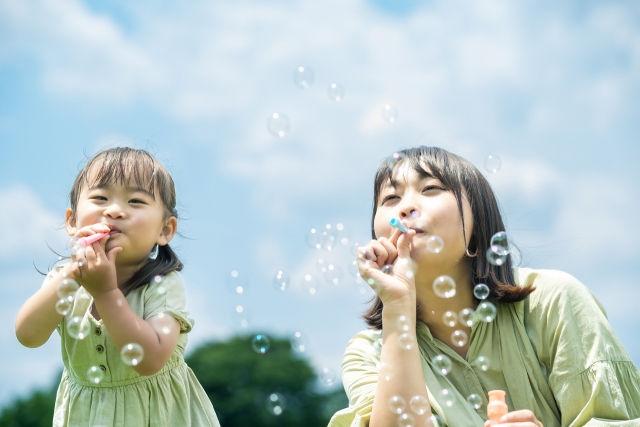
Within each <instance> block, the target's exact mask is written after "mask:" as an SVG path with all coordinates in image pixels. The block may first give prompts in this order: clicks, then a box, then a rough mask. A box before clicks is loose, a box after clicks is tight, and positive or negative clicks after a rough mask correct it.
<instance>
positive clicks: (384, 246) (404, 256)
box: [357, 230, 416, 304]
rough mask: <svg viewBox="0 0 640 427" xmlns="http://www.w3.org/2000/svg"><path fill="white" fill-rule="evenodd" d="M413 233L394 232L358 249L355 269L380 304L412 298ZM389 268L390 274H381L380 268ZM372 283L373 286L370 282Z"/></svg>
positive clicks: (413, 288)
mask: <svg viewBox="0 0 640 427" xmlns="http://www.w3.org/2000/svg"><path fill="white" fill-rule="evenodd" d="M415 234H416V232H415V230H409V231H408V232H406V233H402V232H401V231H400V230H394V232H393V234H392V235H391V237H390V238H388V239H387V238H386V237H381V238H379V239H378V240H372V241H371V242H369V244H368V245H367V246H363V247H360V248H358V250H357V254H358V256H357V261H358V269H359V270H360V275H361V276H362V278H363V279H364V280H365V281H367V283H369V284H370V285H371V287H372V288H373V289H374V290H375V291H376V293H377V294H378V296H379V297H380V299H381V300H382V303H383V304H389V303H392V302H394V301H399V300H405V299H406V298H407V297H410V298H412V299H415V294H416V286H415V280H414V277H413V276H414V271H413V261H412V260H411V243H412V241H413V236H415ZM385 265H392V266H393V272H392V273H390V274H388V273H383V272H382V267H384V266H385ZM372 281H373V283H371V282H372Z"/></svg>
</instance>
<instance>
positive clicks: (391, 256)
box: [378, 237, 398, 264]
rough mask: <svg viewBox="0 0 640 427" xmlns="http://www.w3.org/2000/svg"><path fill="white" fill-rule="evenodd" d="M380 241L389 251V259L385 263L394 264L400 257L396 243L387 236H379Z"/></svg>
mask: <svg viewBox="0 0 640 427" xmlns="http://www.w3.org/2000/svg"><path fill="white" fill-rule="evenodd" d="M378 242H379V243H380V244H381V245H382V246H383V247H384V249H385V250H386V251H387V259H386V260H385V264H393V263H394V262H395V260H396V258H397V257H398V250H397V249H396V247H395V245H394V244H393V243H391V241H390V240H389V239H387V238H386V237H381V238H379V239H378Z"/></svg>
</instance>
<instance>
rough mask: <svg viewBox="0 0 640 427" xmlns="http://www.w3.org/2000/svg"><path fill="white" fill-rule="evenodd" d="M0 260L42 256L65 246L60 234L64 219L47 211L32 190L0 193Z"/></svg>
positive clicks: (62, 235)
mask: <svg viewBox="0 0 640 427" xmlns="http://www.w3.org/2000/svg"><path fill="white" fill-rule="evenodd" d="M0 206H2V209H0V223H1V224H4V225H3V227H2V228H0V259H3V260H9V259H14V258H16V257H19V256H22V255H25V254H28V253H43V252H46V251H49V249H48V248H47V244H49V245H50V246H51V247H52V248H60V247H62V245H63V244H64V240H65V235H66V233H65V232H64V231H63V230H60V227H62V226H63V225H64V217H63V216H62V214H61V215H56V214H54V213H53V212H51V211H50V210H48V209H47V208H46V207H45V206H44V204H43V203H42V200H40V198H39V197H38V195H37V194H35V193H34V192H33V191H32V190H31V189H30V188H28V187H25V186H14V187H8V188H3V189H0Z"/></svg>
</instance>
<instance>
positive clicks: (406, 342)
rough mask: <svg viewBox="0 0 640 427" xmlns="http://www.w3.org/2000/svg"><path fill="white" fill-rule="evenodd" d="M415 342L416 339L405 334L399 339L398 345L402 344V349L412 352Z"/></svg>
mask: <svg viewBox="0 0 640 427" xmlns="http://www.w3.org/2000/svg"><path fill="white" fill-rule="evenodd" d="M414 342H415V338H414V337H413V335H411V334H407V333H404V334H401V335H400V336H399V337H398V344H400V347H401V348H403V349H405V350H411V349H412V348H413V344H414Z"/></svg>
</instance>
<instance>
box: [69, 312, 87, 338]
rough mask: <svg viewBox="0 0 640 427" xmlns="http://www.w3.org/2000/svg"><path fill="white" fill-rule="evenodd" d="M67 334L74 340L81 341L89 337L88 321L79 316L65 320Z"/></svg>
mask: <svg viewBox="0 0 640 427" xmlns="http://www.w3.org/2000/svg"><path fill="white" fill-rule="evenodd" d="M66 327H67V333H68V334H69V336H70V337H71V338H73V339H76V340H83V339H85V338H86V337H87V336H88V335H89V331H90V330H91V325H90V324H89V321H88V320H85V319H84V318H82V317H80V316H75V317H72V318H70V319H68V320H67V323H66Z"/></svg>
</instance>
